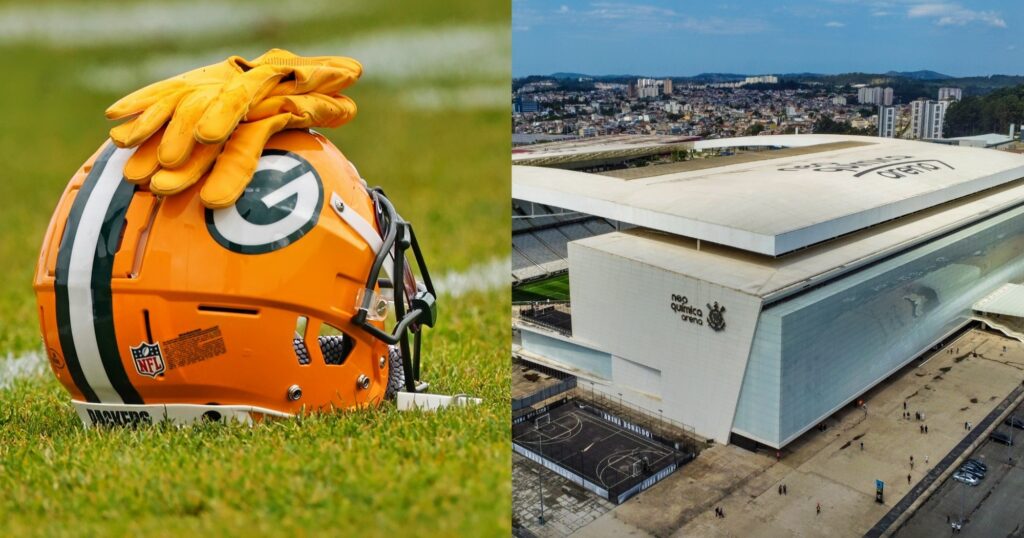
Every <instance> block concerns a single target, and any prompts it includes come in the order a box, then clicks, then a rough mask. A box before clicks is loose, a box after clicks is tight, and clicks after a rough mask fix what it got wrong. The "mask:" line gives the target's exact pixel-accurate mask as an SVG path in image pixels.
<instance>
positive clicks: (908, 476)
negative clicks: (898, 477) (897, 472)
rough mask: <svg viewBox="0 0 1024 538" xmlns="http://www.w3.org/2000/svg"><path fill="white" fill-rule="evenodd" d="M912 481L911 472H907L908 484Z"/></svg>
mask: <svg viewBox="0 0 1024 538" xmlns="http://www.w3.org/2000/svg"><path fill="white" fill-rule="evenodd" d="M909 483H910V473H907V484H909Z"/></svg>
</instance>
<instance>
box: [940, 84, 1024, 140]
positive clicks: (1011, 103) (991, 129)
mask: <svg viewBox="0 0 1024 538" xmlns="http://www.w3.org/2000/svg"><path fill="white" fill-rule="evenodd" d="M1022 122H1024V85H1020V86H1015V87H1013V88H1003V89H1000V90H996V91H994V92H992V93H990V94H988V95H986V96H983V97H977V96H968V97H964V98H963V100H961V101H959V102H955V103H953V104H951V105H950V106H949V108H948V109H947V110H946V118H945V123H944V125H943V134H945V135H946V136H950V137H952V136H971V135H977V134H985V133H1005V132H1007V131H1008V130H1009V128H1010V124H1011V123H1014V124H1016V125H1017V126H1018V127H1020V125H1021V123H1022Z"/></svg>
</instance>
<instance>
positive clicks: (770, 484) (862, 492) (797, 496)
mask: <svg viewBox="0 0 1024 538" xmlns="http://www.w3.org/2000/svg"><path fill="white" fill-rule="evenodd" d="M1004 346H1005V347H1004ZM1022 380H1024V344H1021V343H1020V342H1017V341H1015V340H1011V339H1007V338H1004V337H1002V336H1000V335H997V334H993V333H989V332H985V331H982V330H977V329H972V330H969V331H966V332H964V333H962V334H961V335H960V336H959V337H958V338H956V339H955V340H954V341H952V342H950V343H949V344H947V346H946V347H945V348H943V349H941V350H938V351H936V352H934V353H932V354H930V355H926V356H924V357H922V358H921V359H919V360H916V361H914V362H913V363H911V364H910V365H908V366H907V367H905V368H904V369H902V370H901V371H899V372H897V373H896V374H894V375H893V376H892V377H891V378H890V379H889V380H887V381H886V382H883V383H882V384H880V385H879V386H877V387H875V388H874V389H873V390H872V391H870V392H869V393H868V394H866V395H865V397H864V400H865V404H866V408H857V407H854V406H848V407H846V408H844V409H843V410H841V411H839V412H838V413H836V414H835V415H833V416H832V417H830V418H829V419H827V420H826V421H825V425H826V427H827V429H826V430H825V431H818V430H811V431H810V432H808V433H806V434H804V435H803V436H802V437H801V438H800V439H799V440H798V441H796V442H794V443H792V444H791V445H789V446H788V447H786V449H785V450H784V451H782V454H781V459H780V460H778V461H777V460H776V455H775V453H774V451H769V450H762V451H761V452H759V453H757V454H755V453H752V452H750V451H747V450H744V449H741V448H738V447H735V446H721V445H716V446H713V447H711V448H709V449H707V450H704V451H703V452H702V453H701V454H700V456H699V457H698V458H697V459H696V460H695V461H693V462H691V463H690V464H688V465H686V466H684V467H683V468H682V469H680V470H679V471H677V472H676V473H674V474H673V475H672V476H670V477H668V478H667V479H665V480H663V481H662V482H660V483H659V484H657V485H655V486H654V487H652V488H651V489H649V490H647V491H646V492H644V493H642V494H640V495H638V496H636V497H634V498H633V499H631V500H629V501H628V502H626V503H624V504H622V505H620V506H618V507H615V508H614V509H610V510H608V511H606V512H604V513H603V514H602V515H600V516H599V517H597V518H596V519H595V520H594V521H593V523H590V524H589V525H587V526H585V527H583V528H581V529H579V530H576V531H575V532H576V533H577V535H579V536H605V535H607V536H612V535H621V534H623V533H629V534H632V535H634V536H644V535H649V536H737V537H740V536H752V535H757V536H807V537H811V536H827V537H829V538H835V537H837V536H862V535H863V534H864V533H865V532H867V531H868V530H869V529H871V528H872V526H874V525H875V524H876V523H877V522H878V521H879V520H880V519H882V517H883V516H885V515H886V513H887V512H889V511H890V510H891V509H892V507H893V506H895V505H896V503H898V502H899V501H900V500H901V499H902V498H903V497H904V495H906V494H907V493H908V492H909V491H910V490H911V488H912V487H914V486H915V485H916V484H917V482H918V481H920V480H921V479H922V477H924V476H925V475H926V473H927V472H928V470H929V469H931V468H932V466H934V465H935V464H936V463H938V462H939V461H940V460H942V458H943V457H944V456H946V454H947V453H949V452H950V450H951V449H952V448H953V447H954V446H956V445H957V443H958V442H960V441H961V440H962V439H963V438H964V437H965V436H966V435H967V434H968V433H969V432H968V431H967V430H966V429H965V422H970V423H972V425H976V424H978V423H980V422H981V421H982V419H984V418H985V417H986V415H988V414H989V413H990V412H991V411H992V410H993V409H995V408H996V406H997V405H999V404H1000V403H1001V402H1003V400H1004V399H1006V397H1007V395H1009V394H1010V393H1011V392H1013V391H1014V389H1015V388H1016V387H1017V386H1019V385H1020V384H1021V383H1022ZM904 402H906V405H907V411H908V412H909V413H910V418H909V419H907V418H904V416H903V412H904V409H903V406H904ZM915 413H922V414H923V420H918V419H917V418H915ZM924 425H927V426H928V433H927V434H924V433H921V428H922V427H923V426H924ZM861 443H863V444H864V447H863V449H861V445H860V444H861ZM911 456H913V458H914V464H913V468H911V464H910V457H911ZM549 474H550V473H549ZM908 475H909V476H910V483H909V484H908V480H907V477H908ZM876 479H880V480H883V481H884V482H885V503H884V504H878V503H876V502H875V480H876ZM783 484H785V485H786V488H787V490H788V494H787V495H780V494H779V493H778V487H779V486H780V485H783ZM517 495H518V494H517ZM818 504H820V505H821V512H820V514H819V513H817V510H816V507H817V505H818ZM715 507H721V508H722V509H723V510H724V512H725V518H719V517H716V515H715V513H714V508H715Z"/></svg>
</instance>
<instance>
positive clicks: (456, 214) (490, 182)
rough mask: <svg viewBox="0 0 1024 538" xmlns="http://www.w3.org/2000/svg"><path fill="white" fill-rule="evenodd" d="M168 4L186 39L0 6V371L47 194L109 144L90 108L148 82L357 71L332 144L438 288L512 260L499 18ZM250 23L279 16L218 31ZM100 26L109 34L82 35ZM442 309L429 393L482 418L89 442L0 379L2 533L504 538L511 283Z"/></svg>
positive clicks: (30, 327) (32, 385)
mask: <svg viewBox="0 0 1024 538" xmlns="http://www.w3.org/2000/svg"><path fill="white" fill-rule="evenodd" d="M76 5H77V4H76ZM147 5H149V6H153V5H154V4H147ZM171 5H172V6H174V8H175V9H179V8H180V11H182V12H184V13H185V15H184V16H183V18H182V21H181V22H179V23H177V24H181V25H186V26H188V27H189V28H190V30H189V31H188V32H187V33H182V32H177V33H176V32H175V31H174V28H173V24H175V23H174V19H173V17H171V16H169V15H168V12H159V10H158V12H157V13H156V14H154V13H152V12H145V13H142V14H141V15H140V14H139V13H135V12H134V11H132V10H130V9H123V10H122V7H121V6H120V4H117V3H113V4H112V3H109V2H103V3H92V4H88V5H87V7H85V6H83V7H77V8H75V10H74V11H69V10H68V9H64V8H65V7H66V6H65V5H64V4H60V3H53V2H42V3H40V2H33V3H27V2H6V1H0V52H2V53H0V68H2V69H3V72H5V73H7V75H8V77H9V79H8V83H5V84H4V85H3V86H2V89H0V97H2V98H0V117H2V118H3V129H0V161H2V162H3V163H4V173H3V177H2V178H0V200H2V202H0V203H2V204H3V205H2V211H0V260H2V262H3V263H2V264H0V361H4V360H11V357H14V356H18V355H21V354H23V353H30V352H34V351H36V350H37V349H38V346H39V337H38V322H37V318H36V310H35V301H34V298H33V296H32V290H31V279H32V272H33V269H34V266H35V263H36V257H37V256H38V253H39V246H40V243H41V240H42V235H43V233H44V231H45V227H46V224H47V222H48V220H49V217H50V214H51V211H52V210H53V207H54V205H55V204H56V201H57V198H58V196H59V194H60V192H61V190H62V189H63V187H64V185H65V184H66V182H67V180H68V179H69V177H70V175H71V174H72V173H73V172H74V171H75V170H76V169H77V168H78V166H79V165H80V164H81V163H82V162H83V161H84V160H85V159H86V158H87V157H88V156H89V155H90V154H91V153H92V152H93V151H94V150H95V149H96V148H97V147H98V146H99V145H100V144H101V142H102V141H103V140H104V139H105V136H106V135H105V133H106V131H107V130H108V129H109V128H110V124H108V122H107V121H106V120H105V119H104V118H103V109H104V108H105V107H106V106H107V105H108V104H109V103H111V102H112V101H113V100H114V99H116V98H117V97H118V96H119V95H121V94H123V93H125V92H127V91H130V90H132V89H134V88H135V87H136V86H137V85H138V84H141V83H142V82H145V81H148V80H151V79H152V78H153V77H157V76H158V74H160V73H161V72H162V70H166V69H170V68H173V67H174V66H179V65H184V66H186V67H187V66H189V65H190V64H189V62H192V65H199V64H203V63H209V62H211V61H215V60H217V59H220V58H222V57H223V56H224V55H225V54H226V53H228V52H232V51H236V50H237V51H240V52H244V53H246V54H252V53H253V52H260V51H262V50H265V49H266V48H269V47H270V46H282V47H285V48H292V49H294V51H295V52H298V53H300V54H351V55H353V56H356V57H357V58H359V59H360V60H362V61H363V63H364V65H365V68H366V75H365V76H364V80H362V81H361V82H360V83H359V84H357V85H356V86H354V87H353V88H351V89H350V90H348V91H347V92H346V93H347V94H348V95H350V96H351V97H352V98H354V99H355V101H356V102H357V103H358V105H359V116H358V117H357V118H356V119H355V120H354V121H353V122H352V123H350V124H348V125H346V126H344V127H342V128H339V129H336V130H326V131H324V132H325V134H327V135H328V136H329V137H330V138H331V139H332V140H334V142H335V143H336V144H337V145H338V146H339V147H340V148H341V149H342V151H343V152H345V153H346V155H347V156H348V157H349V158H350V159H352V160H353V162H355V164H356V165H357V166H358V167H359V170H360V171H361V172H362V174H363V175H364V176H365V177H366V178H367V179H368V180H369V181H370V182H371V183H376V184H380V185H383V186H384V187H385V189H386V190H387V192H388V195H389V196H390V198H391V199H392V200H394V201H395V204H396V206H397V207H398V208H399V209H400V211H401V212H402V215H403V216H404V217H405V218H406V219H407V220H410V221H411V222H413V223H414V224H415V226H416V232H417V235H418V236H419V238H420V241H421V243H422V245H423V247H424V250H425V254H426V256H427V259H428V261H429V263H430V267H431V270H432V271H433V272H434V273H436V274H444V273H449V274H457V273H459V272H463V271H472V270H474V267H477V266H479V265H481V264H484V265H486V264H488V263H490V265H491V266H493V265H494V262H495V261H497V262H499V264H500V261H501V260H505V259H507V257H508V248H509V246H508V245H509V243H508V238H509V236H510V232H509V224H508V223H509V218H508V199H509V180H508V173H509V172H508V171H509V168H508V147H509V138H510V136H509V129H508V104H509V100H508V96H507V93H508V88H509V80H508V77H509V75H508V65H509V57H508V55H509V46H510V43H509V34H508V13H509V6H508V5H507V4H505V5H504V6H502V5H500V3H499V5H495V4H494V3H492V2H475V1H473V0H464V1H454V2H446V3H445V9H444V10H439V9H437V8H436V6H435V5H433V4H432V3H420V2H414V1H408V2H379V3H377V2H355V1H351V2H320V3H315V4H309V5H314V6H318V7H317V8H316V9H310V8H308V6H307V3H299V2H287V1H279V2H273V3H241V2H237V3H235V2H231V1H228V0H220V1H213V2H197V1H188V2H183V3H178V4H171ZM211 6H212V7H211ZM275 6H276V7H275ZM281 6H284V7H281ZM257 9H268V10H276V11H274V12H273V13H270V12H268V15H267V16H265V17H262V16H260V17H248V18H246V17H240V18H237V19H235V18H233V17H232V13H241V12H248V11H252V10H257ZM203 10H209V11H208V12H207V11H203ZM289 10H290V11H289ZM302 10H306V12H303V11H302ZM122 11H123V13H122ZM173 12H174V9H172V10H170V13H173ZM136 16H137V17H149V18H154V17H156V18H160V19H161V20H160V21H158V22H160V23H161V24H155V23H153V22H152V21H149V22H146V20H148V19H144V18H140V19H139V21H137V22H134V23H133V21H132V20H131V17H136ZM218 17H220V18H221V19H223V24H222V25H221V26H217V25H216V24H213V23H215V22H216V21H217V20H218V19H217V18H218ZM125 18H127V19H129V20H128V21H124V20H122V19H125ZM25 19H30V20H33V21H35V24H33V25H24V24H18V23H17V21H18V20H25ZM12 21H14V22H12ZM40 21H41V22H40ZM104 21H114V22H111V24H114V25H115V26H113V27H111V28H99V29H97V28H92V27H91V26H90V25H96V24H106V22H104ZM189 21H193V22H195V24H190V23H189ZM211 21H212V22H211ZM239 21H241V22H239ZM168 27H171V30H168V29H167V28H168ZM183 27H184V26H183ZM49 30H52V31H49ZM147 31H149V32H151V34H150V35H146V32H147ZM357 52H358V53H359V54H357ZM168 74H169V73H168ZM147 77H148V78H147ZM506 274H507V273H506ZM438 303H439V308H440V312H441V320H440V321H439V324H438V327H437V328H436V329H435V330H434V331H432V332H431V333H430V334H429V337H428V338H427V339H426V340H425V357H426V358H425V363H424V378H425V379H427V380H428V381H430V382H431V389H432V391H435V392H440V393H448V394H451V393H458V392H464V393H469V394H472V395H475V396H480V397H482V398H484V399H485V404H484V405H483V406H480V407H477V408H473V409H457V410H449V411H445V412H441V413H438V414H415V413H413V414H405V413H398V412H397V411H395V410H394V408H393V406H390V405H388V406H385V407H384V408H382V409H379V410H374V411H362V412H356V413H349V414H337V415H331V416H317V417H309V418H306V419H303V420H301V421H284V422H278V423H272V424H265V425H260V426H257V427H253V428H245V427H236V426H217V425H212V426H203V427H197V428H195V429H188V430H182V431H179V430H174V429H165V428H159V427H158V428H148V429H140V430H137V431H130V430H113V431H90V432H86V431H84V430H83V429H82V427H81V425H80V424H79V422H78V419H77V418H76V417H75V416H74V413H73V411H72V409H71V407H70V405H69V403H68V395H67V394H66V393H65V392H64V391H63V390H62V389H61V388H60V386H59V385H58V384H57V383H56V381H55V380H54V379H52V378H51V376H50V375H49V373H48V372H46V373H43V374H37V375H29V376H26V377H21V378H19V379H16V380H13V381H11V380H2V379H0V387H6V388H0V535H3V536H25V535H38V536H61V535H85V536H106V535H128V534H132V535H135V534H144V535H152V536H165V535H166V536H170V535H182V534H195V533H203V534H208V535H257V536H261V535H262V536H266V535H293V536H313V535H325V534H326V535H340V534H346V533H347V532H348V531H352V530H355V531H358V532H359V533H360V534H361V535H370V536H375V535H376V536H384V535H399V534H400V535H402V536H405V535H449V536H450V535H462V536H507V535H508V534H509V533H510V532H511V524H510V502H511V501H510V475H511V470H510V467H511V460H510V451H509V448H510V438H509V435H510V434H509V426H508V424H509V406H508V393H509V392H508V391H509V388H508V383H509V381H508V367H507V360H508V355H507V354H508V348H509V342H508V334H507V333H508V321H507V317H508V312H509V304H508V291H507V285H505V286H499V287H495V288H492V289H484V290H480V289H477V290H474V291H470V292H468V293H449V294H444V293H442V296H441V298H440V299H439V301H438ZM5 356H7V357H8V358H7V359H5V358H3V357H5ZM3 371H4V369H3V368H0V372H3Z"/></svg>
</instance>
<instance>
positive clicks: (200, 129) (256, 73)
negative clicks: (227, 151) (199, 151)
mask: <svg viewBox="0 0 1024 538" xmlns="http://www.w3.org/2000/svg"><path fill="white" fill-rule="evenodd" d="M285 74H286V70H285V69H283V68H280V67H275V66H259V67H257V68H255V69H252V70H251V71H248V72H246V73H243V74H242V75H239V76H237V77H234V78H232V79H231V80H230V81H228V83H227V84H226V85H225V86H224V88H223V89H222V90H221V92H220V94H219V95H218V96H217V97H216V98H215V99H214V100H213V102H212V103H211V104H210V106H209V108H207V109H206V111H205V112H204V113H203V116H202V117H201V118H200V119H199V123H198V124H197V125H196V130H195V137H196V140H198V141H200V142H202V143H204V144H219V143H221V142H224V141H225V140H227V139H228V136H230V135H231V132H232V131H233V130H234V129H235V126H237V125H238V122H239V121H240V120H241V119H242V117H243V116H245V113H246V112H248V111H249V106H250V105H251V104H252V103H254V102H258V101H261V100H262V99H263V98H264V97H266V95H267V93H269V92H270V90H272V89H273V88H274V85H276V84H277V82H278V81H279V80H280V79H281V77H282V76H284V75H285Z"/></svg>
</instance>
